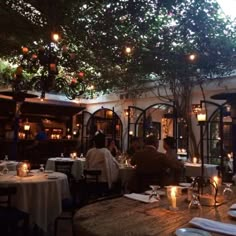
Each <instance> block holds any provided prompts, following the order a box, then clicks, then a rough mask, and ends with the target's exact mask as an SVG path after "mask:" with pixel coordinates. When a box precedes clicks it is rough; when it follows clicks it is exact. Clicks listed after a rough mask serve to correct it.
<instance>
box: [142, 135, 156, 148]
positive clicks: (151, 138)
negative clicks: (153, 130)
mask: <svg viewBox="0 0 236 236" xmlns="http://www.w3.org/2000/svg"><path fill="white" fill-rule="evenodd" d="M144 144H145V145H152V146H155V147H156V148H157V149H158V147H159V140H158V138H157V136H155V135H149V136H147V137H146V138H145V139H144Z"/></svg>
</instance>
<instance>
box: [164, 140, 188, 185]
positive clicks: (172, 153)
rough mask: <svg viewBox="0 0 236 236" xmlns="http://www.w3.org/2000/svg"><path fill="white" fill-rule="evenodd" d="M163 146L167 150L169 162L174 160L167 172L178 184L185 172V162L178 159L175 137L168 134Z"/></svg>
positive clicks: (173, 181) (174, 182)
mask: <svg viewBox="0 0 236 236" xmlns="http://www.w3.org/2000/svg"><path fill="white" fill-rule="evenodd" d="M163 147H164V149H165V150H166V153H165V154H166V158H167V160H168V161H169V162H172V164H173V166H172V169H167V171H166V172H167V174H168V175H169V180H170V179H172V180H171V182H172V183H173V184H178V181H175V180H178V179H179V178H180V177H181V175H182V176H183V173H184V164H183V163H182V162H181V161H180V160H178V156H177V150H176V141H175V138H174V137H170V136H167V137H166V138H164V139H163Z"/></svg>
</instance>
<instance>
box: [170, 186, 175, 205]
mask: <svg viewBox="0 0 236 236" xmlns="http://www.w3.org/2000/svg"><path fill="white" fill-rule="evenodd" d="M170 191H171V192H170V197H171V205H172V208H173V209H175V208H176V187H172V188H171V190H170Z"/></svg>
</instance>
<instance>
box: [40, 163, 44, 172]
mask: <svg viewBox="0 0 236 236" xmlns="http://www.w3.org/2000/svg"><path fill="white" fill-rule="evenodd" d="M39 170H40V172H44V164H40V168H39Z"/></svg>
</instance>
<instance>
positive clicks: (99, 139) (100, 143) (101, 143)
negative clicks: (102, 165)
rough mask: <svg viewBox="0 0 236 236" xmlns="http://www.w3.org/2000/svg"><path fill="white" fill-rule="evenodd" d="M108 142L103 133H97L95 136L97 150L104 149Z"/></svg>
mask: <svg viewBox="0 0 236 236" xmlns="http://www.w3.org/2000/svg"><path fill="white" fill-rule="evenodd" d="M105 142H106V136H105V134H103V133H102V132H101V131H98V132H96V134H95V136H94V143H95V147H96V148H104V147H105Z"/></svg>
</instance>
